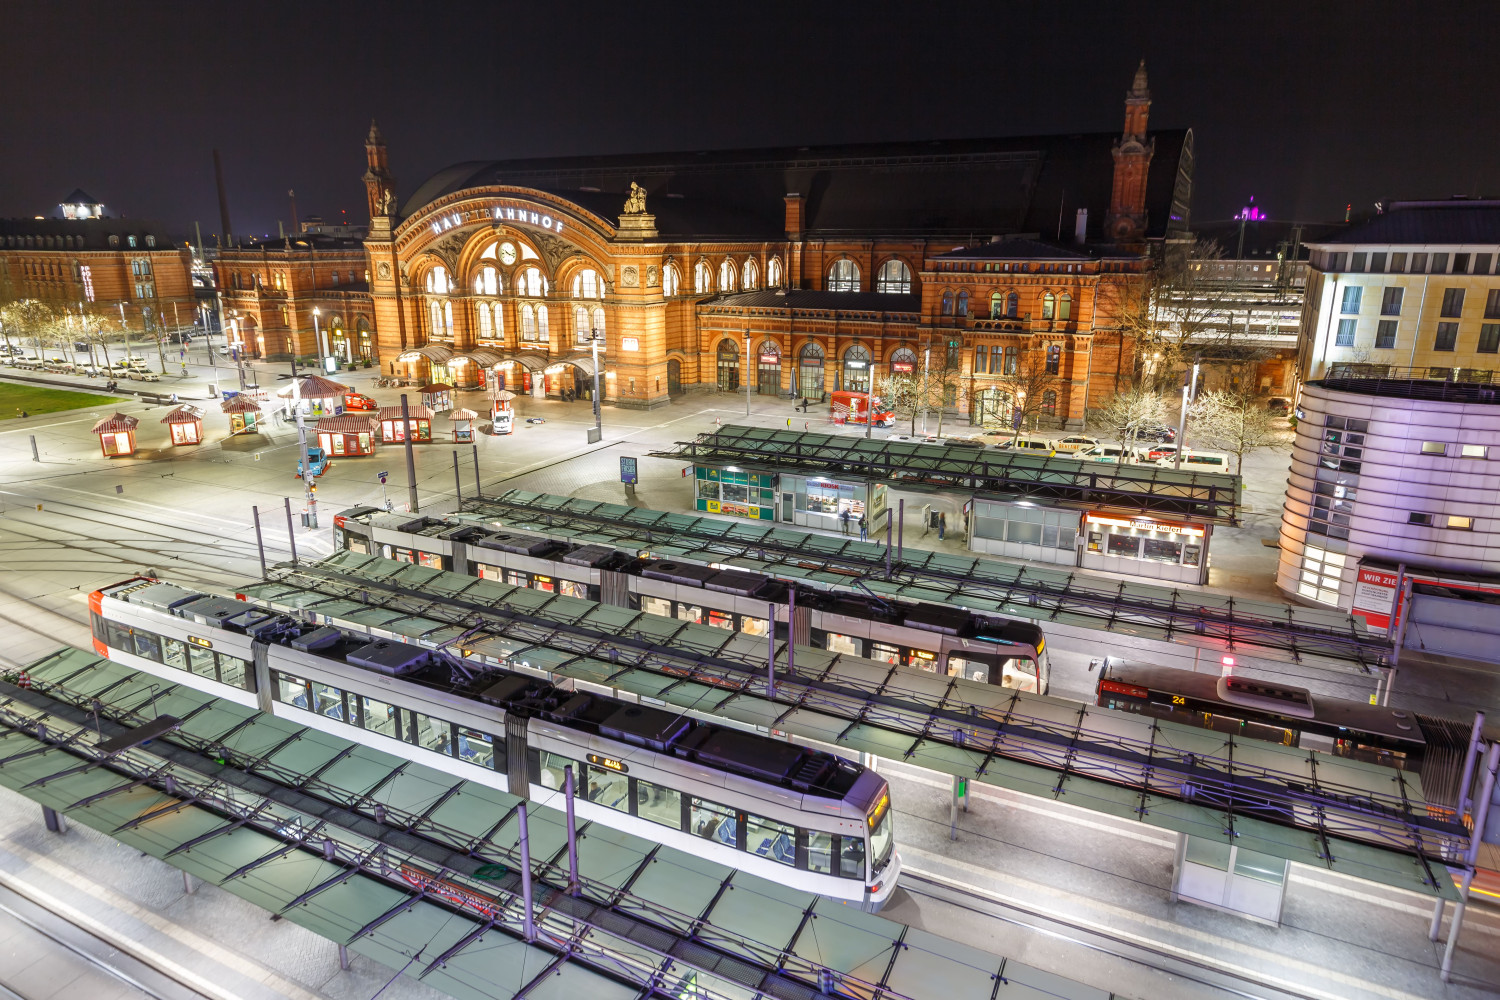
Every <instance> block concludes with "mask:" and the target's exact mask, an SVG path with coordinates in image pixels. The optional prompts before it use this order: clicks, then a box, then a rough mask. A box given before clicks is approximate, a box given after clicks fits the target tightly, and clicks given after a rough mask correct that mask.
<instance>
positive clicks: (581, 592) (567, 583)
mask: <svg viewBox="0 0 1500 1000" xmlns="http://www.w3.org/2000/svg"><path fill="white" fill-rule="evenodd" d="M557 592H558V593H559V594H562V595H563V596H564V597H578V598H582V599H583V600H585V601H586V600H588V599H589V585H588V584H586V583H579V582H577V581H576V580H558V581H557Z"/></svg>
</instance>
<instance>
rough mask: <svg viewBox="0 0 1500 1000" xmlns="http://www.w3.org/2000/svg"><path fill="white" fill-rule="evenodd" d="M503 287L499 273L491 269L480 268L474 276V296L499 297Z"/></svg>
mask: <svg viewBox="0 0 1500 1000" xmlns="http://www.w3.org/2000/svg"><path fill="white" fill-rule="evenodd" d="M503 287H504V285H503V284H502V282H501V278H500V272H499V271H497V270H496V269H495V268H493V267H484V268H480V270H479V273H478V274H476V275H475V276H474V294H475V295H499V294H500V289H501V288H503Z"/></svg>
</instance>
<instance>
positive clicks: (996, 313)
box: [990, 292, 1005, 319]
mask: <svg viewBox="0 0 1500 1000" xmlns="http://www.w3.org/2000/svg"><path fill="white" fill-rule="evenodd" d="M1004 315H1005V299H1004V297H1003V296H1002V295H1001V294H1000V293H999V292H991V293H990V319H1000V318H1001V317H1002V316H1004Z"/></svg>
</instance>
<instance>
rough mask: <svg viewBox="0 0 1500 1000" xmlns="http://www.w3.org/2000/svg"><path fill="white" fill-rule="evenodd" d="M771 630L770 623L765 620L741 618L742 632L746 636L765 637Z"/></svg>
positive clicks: (743, 616)
mask: <svg viewBox="0 0 1500 1000" xmlns="http://www.w3.org/2000/svg"><path fill="white" fill-rule="evenodd" d="M767 628H769V621H768V619H765V618H751V617H750V616H749V615H741V616H740V631H741V632H743V633H745V634H746V635H765V634H766V629H767Z"/></svg>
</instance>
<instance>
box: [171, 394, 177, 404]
mask: <svg viewBox="0 0 1500 1000" xmlns="http://www.w3.org/2000/svg"><path fill="white" fill-rule="evenodd" d="M172 405H173V406H176V405H177V393H175V392H174V393H172Z"/></svg>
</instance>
